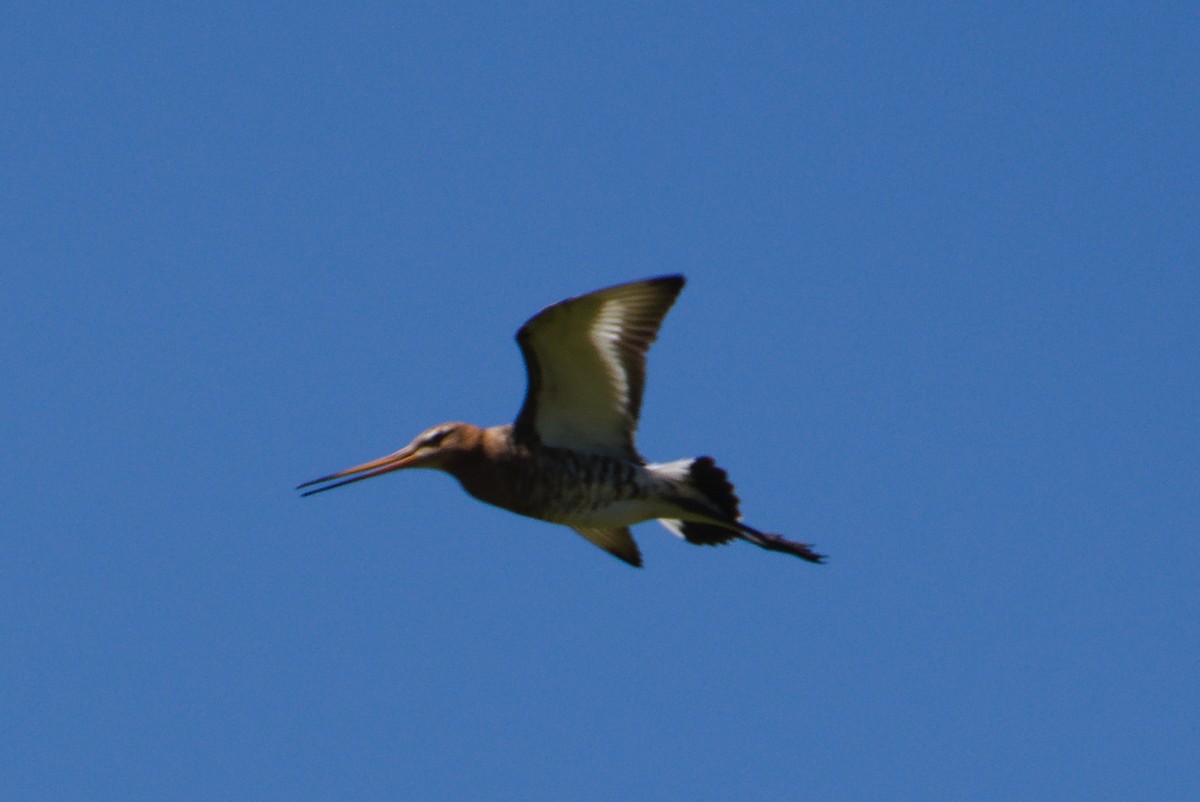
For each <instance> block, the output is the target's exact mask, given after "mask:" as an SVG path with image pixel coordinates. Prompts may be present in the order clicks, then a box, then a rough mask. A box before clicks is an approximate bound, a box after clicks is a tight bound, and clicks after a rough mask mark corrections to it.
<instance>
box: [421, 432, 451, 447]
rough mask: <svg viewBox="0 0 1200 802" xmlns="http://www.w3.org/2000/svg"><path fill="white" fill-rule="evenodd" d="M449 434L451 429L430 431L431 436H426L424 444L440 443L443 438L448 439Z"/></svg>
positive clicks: (434, 444) (433, 444)
mask: <svg viewBox="0 0 1200 802" xmlns="http://www.w3.org/2000/svg"><path fill="white" fill-rule="evenodd" d="M448 434H450V430H449V429H438V430H437V431H436V432H430V433H429V436H428V437H426V438H425V443H424V444H425V445H427V446H436V445H439V444H440V443H441V442H442V441H443V440H445V439H446V435H448Z"/></svg>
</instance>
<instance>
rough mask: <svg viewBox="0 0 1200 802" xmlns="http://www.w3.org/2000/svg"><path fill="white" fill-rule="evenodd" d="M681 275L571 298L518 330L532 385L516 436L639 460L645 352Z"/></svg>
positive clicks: (517, 423)
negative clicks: (637, 443) (636, 439)
mask: <svg viewBox="0 0 1200 802" xmlns="http://www.w3.org/2000/svg"><path fill="white" fill-rule="evenodd" d="M683 283H684V279H683V276H663V277H661V278H652V279H647V280H645V281H635V282H631V283H629V284H620V285H618V286H616V287H609V288H607V289H603V290H598V291H596V292H592V293H588V294H587V295H580V296H578V297H576V298H568V299H567V300H565V301H562V302H560V303H557V304H554V305H553V306H549V307H547V308H545V309H543V310H542V311H541V312H539V313H538V314H537V315H535V316H534V317H532V318H531V319H530V320H529V321H528V322H527V323H526V324H525V325H524V326H522V327H521V330H520V331H518V332H517V343H518V344H519V345H520V346H521V353H522V355H523V356H524V357H525V369H526V371H527V372H528V374H529V387H528V389H527V390H526V391H525V403H524V404H523V405H522V407H521V412H520V414H518V415H517V420H516V424H515V426H514V431H513V435H514V437H515V438H516V439H517V440H519V441H521V442H525V443H530V444H536V443H541V444H543V445H547V446H555V447H558V448H569V449H571V450H573V451H579V452H583V453H591V454H606V455H608V456H613V457H620V458H621V459H628V460H633V461H640V460H641V458H640V457H639V456H638V453H637V449H636V448H635V446H634V433H635V431H636V429H637V420H638V413H639V412H640V411H641V406H642V390H643V388H644V387H645V384H646V351H647V350H648V349H649V348H650V345H651V343H653V342H654V340H655V338H656V337H657V336H658V329H659V326H661V325H662V321H663V318H664V317H665V316H666V314H667V310H669V309H670V308H671V304H673V303H674V302H675V297H676V296H677V295H679V291H680V290H681V289H683Z"/></svg>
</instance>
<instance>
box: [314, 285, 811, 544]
mask: <svg viewBox="0 0 1200 802" xmlns="http://www.w3.org/2000/svg"><path fill="white" fill-rule="evenodd" d="M683 284H684V278H683V276H661V277H659V278H651V279H646V280H644V281H634V282H630V283H628V284H620V285H617V286H615V287H608V288H607V289H602V290H597V291H596V292H592V293H588V294H587V295H580V296H577V297H575V298H568V299H567V300H565V301H561V302H559V303H556V304H554V305H552V306H549V307H547V308H545V309H543V310H542V311H541V312H539V313H538V314H536V315H534V316H533V317H532V318H530V319H529V321H528V322H526V323H525V325H524V326H522V327H521V329H520V330H519V331H518V332H517V343H518V345H520V347H521V354H522V356H523V357H524V358H525V369H526V373H527V374H528V379H529V384H528V387H527V389H526V391H525V401H524V403H523V404H522V406H521V411H520V413H519V414H518V415H517V419H516V421H515V422H514V423H511V424H506V425H503V426H492V427H490V428H487V429H481V428H480V427H478V426H473V425H471V424H469V423H443V424H441V425H440V426H434V427H433V428H432V429H429V430H427V431H425V432H422V433H421V434H419V435H417V437H416V439H414V440H413V441H412V442H411V443H409V444H408V445H406V446H405V447H404V448H402V449H400V450H399V451H397V452H395V453H393V454H389V455H387V456H385V457H380V458H379V459H376V460H372V461H371V462H366V463H363V464H362V465H356V466H355V467H353V468H348V469H346V470H344V471H338V472H337V473H332V474H330V475H328V476H322V477H321V478H320V479H314V480H312V481H311V482H305V483H304V484H302V485H300V486H299V487H298V488H297V490H300V489H303V488H311V489H310V490H307V491H306V492H305V493H304V494H303V495H305V496H309V495H312V494H313V493H321V492H324V491H326V490H332V489H333V488H335V487H341V486H342V485H347V484H350V483H351V482H359V481H362V480H363V479H369V478H371V477H373V476H380V475H382V474H385V473H390V472H391V471H398V470H401V469H403V468H433V469H436V470H440V471H445V472H446V473H449V474H450V475H452V476H453V477H454V478H456V479H457V480H458V481H459V483H460V484H461V485H462V486H463V488H464V489H465V490H466V491H467V492H468V493H470V494H471V495H472V496H474V497H475V498H477V499H479V500H480V501H484V502H487V503H488V504H493V505H495V506H497V507H501V508H503V509H506V510H509V511H511V512H515V513H517V514H519V515H525V516H528V517H530V518H537V519H540V520H543V521H550V522H551V523H556V524H563V525H565V526H569V527H570V528H572V529H574V530H575V531H576V532H578V533H579V534H581V535H583V536H584V537H585V538H587V539H588V540H589V541H591V542H592V543H594V544H596V545H597V546H599V547H600V548H602V549H604V550H605V551H607V552H609V553H610V554H613V555H615V556H617V557H619V558H620V559H622V560H624V561H625V562H627V563H629V564H630V565H634V566H640V565H641V564H642V555H641V552H640V551H639V550H638V547H637V544H636V543H635V542H634V540H633V536H632V535H631V534H630V533H629V527H630V526H631V525H632V524H636V523H640V522H642V521H649V520H652V519H657V520H658V521H659V523H661V524H662V525H663V526H665V527H666V528H667V529H668V530H669V531H671V532H672V533H674V534H675V535H678V536H679V537H681V538H683V539H684V540H686V541H687V542H689V543H695V544H697V545H716V544H720V543H727V542H729V541H731V540H734V539H741V540H745V541H747V542H749V543H753V544H754V545H756V546H759V547H761V548H764V549H769V550H771V551H780V552H784V553H786V554H794V555H795V556H797V557H800V558H802V559H805V560H808V561H809V562H814V563H819V562H822V560H824V557H823V556H822V555H820V554H817V553H816V552H814V551H813V550H812V548H811V547H810V546H809V545H808V544H806V543H797V542H795V541H792V540H787V539H785V538H784V537H782V536H780V535H774V534H768V533H766V532H760V531H759V530H757V529H753V528H751V527H750V526H747V525H746V524H745V523H743V522H742V516H741V513H740V511H739V506H738V505H739V502H738V498H737V496H736V495H734V490H733V485H732V484H730V482H729V479H728V477H727V476H726V474H725V471H723V470H722V469H720V468H718V467H717V465H716V463H715V462H714V461H713V458H712V457H696V458H694V459H681V460H676V461H674V462H661V463H648V462H646V460H645V459H643V458H642V456H641V454H639V453H638V451H637V448H636V447H635V446H634V434H635V431H636V429H637V423H638V414H639V412H640V411H641V405H642V390H643V388H644V387H645V383H646V352H647V350H649V348H650V345H651V344H652V343H653V342H654V340H655V338H656V337H657V336H658V330H659V327H660V326H661V325H662V321H663V318H664V317H665V316H666V314H667V311H668V310H669V309H670V308H671V305H672V304H674V303H675V298H676V296H678V295H679V291H680V290H681V289H683ZM318 485H319V486H318Z"/></svg>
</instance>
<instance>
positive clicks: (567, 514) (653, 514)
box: [538, 498, 674, 529]
mask: <svg viewBox="0 0 1200 802" xmlns="http://www.w3.org/2000/svg"><path fill="white" fill-rule="evenodd" d="M673 509H674V508H673V507H672V506H670V505H667V504H664V503H663V502H660V501H656V500H654V499H647V498H638V499H621V500H615V501H610V502H607V503H604V504H598V505H595V506H591V505H588V506H586V507H583V508H576V509H558V510H554V509H550V510H546V512H545V515H542V516H538V517H541V518H544V519H545V520H547V521H551V522H553V523H557V524H566V525H567V526H582V527H591V528H602V529H608V528H613V527H619V526H630V525H632V524H636V523H641V522H642V521H650V520H653V519H655V518H662V517H664V516H668V515H670V514H671V513H672V511H673Z"/></svg>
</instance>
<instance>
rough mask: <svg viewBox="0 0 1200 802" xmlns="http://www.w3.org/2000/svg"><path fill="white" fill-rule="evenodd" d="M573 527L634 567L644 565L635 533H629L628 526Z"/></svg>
mask: <svg viewBox="0 0 1200 802" xmlns="http://www.w3.org/2000/svg"><path fill="white" fill-rule="evenodd" d="M571 528H572V529H574V530H575V531H576V532H578V533H579V534H581V535H583V536H584V537H586V538H587V539H588V540H590V541H591V542H593V543H595V544H596V545H597V546H599V547H600V548H602V549H604V550H605V551H607V552H608V553H609V554H611V555H613V556H614V557H618V558H620V559H622V560H624V561H625V562H627V563H629V564H630V565H632V566H633V567H634V568H641V567H642V553H641V552H640V551H638V547H637V543H635V542H634V540H633V535H631V534H629V527H628V526H621V527H616V528H613V529H600V528H597V527H582V526H573V527H571Z"/></svg>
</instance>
